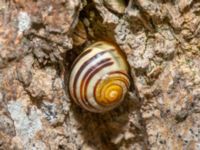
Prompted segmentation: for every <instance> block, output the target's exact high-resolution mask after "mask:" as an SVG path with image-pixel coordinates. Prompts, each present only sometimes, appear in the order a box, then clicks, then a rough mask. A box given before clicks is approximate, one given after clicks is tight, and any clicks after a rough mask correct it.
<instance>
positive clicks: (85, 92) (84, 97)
mask: <svg viewBox="0 0 200 150" xmlns="http://www.w3.org/2000/svg"><path fill="white" fill-rule="evenodd" d="M112 64H113V62H107V63H105V64H103V65H101V66H100V67H98V68H97V69H96V70H94V71H93V72H92V73H91V74H90V75H89V76H88V78H87V80H86V82H85V86H84V87H85V88H84V89H83V90H84V92H83V93H84V95H83V101H87V99H88V98H87V89H88V84H89V82H90V80H91V78H92V77H93V76H94V75H95V74H96V73H98V72H99V71H101V70H102V69H103V68H105V67H108V66H110V65H112ZM90 105H91V104H90ZM96 109H97V108H96Z"/></svg>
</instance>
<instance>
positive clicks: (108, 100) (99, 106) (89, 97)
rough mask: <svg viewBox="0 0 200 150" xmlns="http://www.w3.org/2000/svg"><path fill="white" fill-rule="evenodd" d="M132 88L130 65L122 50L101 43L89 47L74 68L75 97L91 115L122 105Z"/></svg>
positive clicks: (71, 84) (71, 81) (72, 87)
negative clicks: (130, 87)
mask: <svg viewBox="0 0 200 150" xmlns="http://www.w3.org/2000/svg"><path fill="white" fill-rule="evenodd" d="M129 86H130V77H129V66H128V63H127V61H126V59H125V57H124V54H123V53H122V51H121V50H120V49H119V48H118V47H117V46H116V45H113V44H111V43H108V42H104V41H100V42H96V43H94V44H92V45H91V46H89V47H88V48H86V49H85V50H84V51H83V52H82V53H81V54H80V55H79V57H78V58H77V59H76V60H75V62H74V63H73V65H72V70H71V72H70V77H69V93H70V96H71V98H72V99H73V100H74V101H75V102H76V103H77V104H78V105H80V106H81V107H83V108H85V109H86V110H88V111H91V112H105V111H109V110H111V109H113V108H115V107H116V106H117V105H119V104H120V103H121V102H122V101H123V99H124V97H125V95H126V93H127V91H128V89H129Z"/></svg>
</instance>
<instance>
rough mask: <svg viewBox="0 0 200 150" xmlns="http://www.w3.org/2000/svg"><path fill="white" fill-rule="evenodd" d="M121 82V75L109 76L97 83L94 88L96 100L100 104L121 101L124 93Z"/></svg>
mask: <svg viewBox="0 0 200 150" xmlns="http://www.w3.org/2000/svg"><path fill="white" fill-rule="evenodd" d="M121 82H123V79H122V78H121V77H109V78H108V79H105V80H102V81H101V82H100V83H98V85H97V87H96V89H95V98H96V101H97V102H98V103H99V104H102V105H112V104H114V103H117V102H119V101H121V99H122V97H123V94H124V91H123V90H124V89H123V87H122V85H121V84H122V83H121Z"/></svg>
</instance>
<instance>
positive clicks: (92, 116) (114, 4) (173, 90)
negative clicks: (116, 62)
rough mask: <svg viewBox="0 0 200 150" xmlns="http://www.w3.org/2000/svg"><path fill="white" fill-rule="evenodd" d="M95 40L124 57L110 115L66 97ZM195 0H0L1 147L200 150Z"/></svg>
mask: <svg viewBox="0 0 200 150" xmlns="http://www.w3.org/2000/svg"><path fill="white" fill-rule="evenodd" d="M98 40H108V41H112V42H115V43H116V44H118V45H119V46H120V48H121V49H122V51H124V52H125V54H126V56H127V60H128V62H129V64H130V68H131V76H132V87H131V89H130V91H129V92H128V95H127V98H126V99H125V100H124V102H123V103H122V104H121V105H120V106H119V107H117V108H116V109H114V110H112V111H109V112H107V113H103V114H96V113H90V112H88V111H86V110H83V109H82V108H80V107H79V106H77V105H76V104H75V103H74V102H73V101H72V100H71V99H70V97H69V95H68V92H67V88H68V84H67V83H68V82H67V81H68V75H69V73H70V67H71V65H72V63H73V61H74V59H75V58H76V57H77V56H78V55H79V54H80V53H81V51H82V50H83V49H84V48H85V47H87V46H88V45H90V44H91V43H93V42H95V41H98ZM199 113H200V2H199V1H198V0H171V1H170V0H153V1H152V0H129V1H128V0H82V1H81V0H55V1H50V0H43V1H37V0H1V1H0V149H2V150H9V149H11V150H32V149H38V150H62V149H66V150H78V149H80V150H102V149H105V150H118V149H119V150H135V149H137V150H146V149H152V150H161V149H162V150H165V149H166V150H174V149H178V150H179V149H185V150H187V149H188V150H198V149H200V121H199V120H200V115H199Z"/></svg>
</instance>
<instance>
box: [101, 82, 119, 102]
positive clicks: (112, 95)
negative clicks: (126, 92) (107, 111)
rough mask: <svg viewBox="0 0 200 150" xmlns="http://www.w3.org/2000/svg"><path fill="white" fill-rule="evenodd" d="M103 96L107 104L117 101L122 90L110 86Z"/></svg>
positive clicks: (116, 86)
mask: <svg viewBox="0 0 200 150" xmlns="http://www.w3.org/2000/svg"><path fill="white" fill-rule="evenodd" d="M104 96H105V99H107V101H108V102H109V103H113V102H115V101H118V100H119V99H120V98H121V96H122V88H121V87H120V86H118V85H111V86H109V87H108V88H107V89H106V91H105V95H104Z"/></svg>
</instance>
